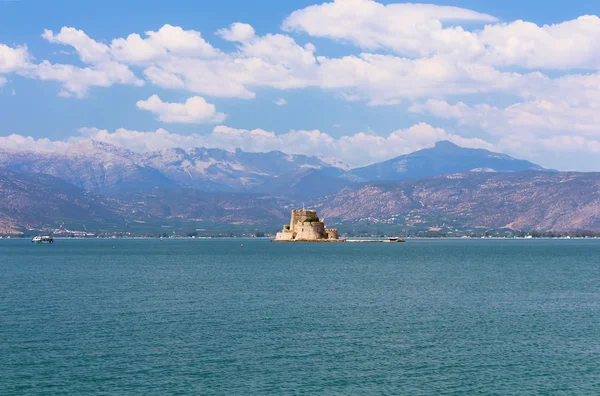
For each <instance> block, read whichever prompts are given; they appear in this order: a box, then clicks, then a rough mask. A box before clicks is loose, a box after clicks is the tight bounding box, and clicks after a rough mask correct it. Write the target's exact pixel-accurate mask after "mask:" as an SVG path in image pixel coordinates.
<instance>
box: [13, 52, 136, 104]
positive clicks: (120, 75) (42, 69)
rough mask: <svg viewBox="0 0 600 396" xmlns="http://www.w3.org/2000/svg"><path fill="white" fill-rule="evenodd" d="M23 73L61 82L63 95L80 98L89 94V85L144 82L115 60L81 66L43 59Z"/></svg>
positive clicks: (100, 85)
mask: <svg viewBox="0 0 600 396" xmlns="http://www.w3.org/2000/svg"><path fill="white" fill-rule="evenodd" d="M22 74H24V75H25V76H28V77H33V78H38V79H40V80H50V81H58V82H61V83H62V84H63V91H61V95H62V96H71V95H74V96H76V97H79V98H81V97H84V96H85V95H86V94H87V92H88V89H89V87H110V86H112V85H113V84H115V83H121V84H131V85H135V86H141V85H143V84H144V82H143V81H142V80H140V79H138V78H137V77H136V76H135V74H133V72H132V71H131V70H130V69H129V68H128V67H127V66H125V65H122V64H120V63H114V62H106V63H102V64H99V65H96V66H93V67H85V68H80V67H76V66H73V65H65V64H52V63H50V62H48V61H43V62H42V63H40V64H38V65H32V66H30V67H29V68H27V69H25V70H24V71H23V72H22Z"/></svg>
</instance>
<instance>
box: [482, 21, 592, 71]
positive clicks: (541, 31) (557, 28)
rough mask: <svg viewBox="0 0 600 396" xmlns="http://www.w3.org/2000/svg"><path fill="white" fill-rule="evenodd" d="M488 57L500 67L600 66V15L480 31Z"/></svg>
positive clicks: (519, 22) (488, 60)
mask: <svg viewBox="0 0 600 396" xmlns="http://www.w3.org/2000/svg"><path fill="white" fill-rule="evenodd" d="M477 35H478V38H479V40H480V41H481V43H483V44H484V45H485V46H486V56H485V60H486V61H487V62H489V63H491V64H494V65H498V66H508V65H517V66H523V67H527V68H541V69H558V70H561V69H569V68H589V69H598V68H600V18H598V17H597V16H595V15H585V16H582V17H580V18H577V19H575V20H571V21H566V22H563V23H558V24H555V25H544V26H538V25H536V24H534V23H531V22H526V21H515V22H512V23H503V24H496V25H488V26H486V27H485V28H484V29H483V31H481V32H478V34H477Z"/></svg>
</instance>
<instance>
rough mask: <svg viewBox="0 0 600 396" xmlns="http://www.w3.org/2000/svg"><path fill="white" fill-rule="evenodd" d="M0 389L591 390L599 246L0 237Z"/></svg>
mask: <svg viewBox="0 0 600 396" xmlns="http://www.w3.org/2000/svg"><path fill="white" fill-rule="evenodd" d="M240 243H243V244H244V246H243V247H240ZM0 394H1V395H21V394H23V395H25V394H26V395H38V394H39V395H41V394H71V395H83V394H98V395H100V394H101V395H120V394H122V395H130V394H143V395H168V394H179V395H188V394H189V395H206V394H223V395H238V394H239V395H252V394H257V395H258V394H261V395H262V394H273V395H281V394H339V395H367V394H391V395H421V394H423V395H425V394H435V395H437V394H506V395H516V394H527V395H530V394H540V395H542V394H543V395H546V394H577V395H583V394H590V395H598V394H600V241H594V240H493V241H490V240H409V241H408V242H407V243H405V244H288V243H286V244H276V243H270V242H269V241H265V240H243V241H242V240H165V241H164V242H159V241H158V240H57V241H56V243H55V244H54V245H32V244H31V243H30V242H28V241H21V240H1V241H0Z"/></svg>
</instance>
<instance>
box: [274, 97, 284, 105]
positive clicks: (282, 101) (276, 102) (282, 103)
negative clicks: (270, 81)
mask: <svg viewBox="0 0 600 396" xmlns="http://www.w3.org/2000/svg"><path fill="white" fill-rule="evenodd" d="M273 103H275V104H276V105H277V106H285V105H286V104H287V100H285V99H284V98H279V99H277V100H275V101H274V102H273Z"/></svg>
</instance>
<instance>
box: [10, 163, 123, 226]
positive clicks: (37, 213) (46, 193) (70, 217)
mask: <svg viewBox="0 0 600 396" xmlns="http://www.w3.org/2000/svg"><path fill="white" fill-rule="evenodd" d="M0 197H2V199H0V229H3V230H5V232H8V231H7V230H16V229H19V228H21V229H23V228H34V227H40V226H48V225H53V226H58V225H60V224H61V223H62V224H64V223H68V222H75V223H77V224H79V225H81V224H82V223H83V224H85V223H91V222H93V223H99V224H106V223H110V222H112V221H115V220H116V221H120V218H121V217H122V216H123V214H124V213H123V211H122V210H121V209H116V210H115V209H114V207H117V208H118V207H119V205H107V202H106V201H105V200H104V199H102V198H100V197H97V196H95V195H94V194H90V193H88V192H85V191H84V190H82V189H80V188H78V187H76V186H74V185H72V184H69V183H67V182H65V181H64V180H62V179H59V178H56V177H53V176H49V175H44V174H35V173H33V174H32V173H29V174H26V173H17V172H13V171H10V170H7V169H5V168H0Z"/></svg>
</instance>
